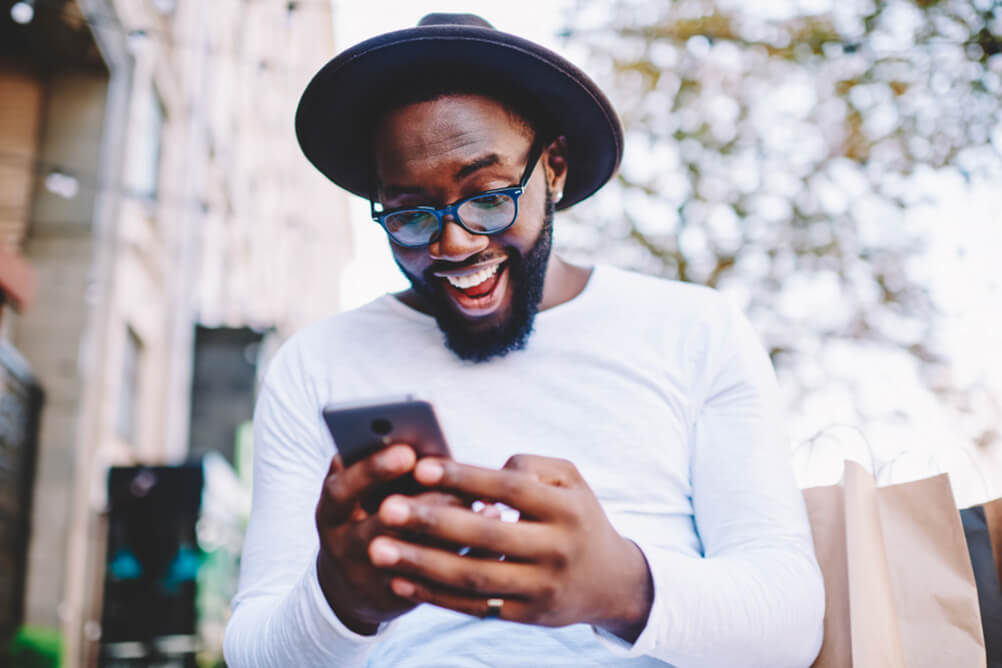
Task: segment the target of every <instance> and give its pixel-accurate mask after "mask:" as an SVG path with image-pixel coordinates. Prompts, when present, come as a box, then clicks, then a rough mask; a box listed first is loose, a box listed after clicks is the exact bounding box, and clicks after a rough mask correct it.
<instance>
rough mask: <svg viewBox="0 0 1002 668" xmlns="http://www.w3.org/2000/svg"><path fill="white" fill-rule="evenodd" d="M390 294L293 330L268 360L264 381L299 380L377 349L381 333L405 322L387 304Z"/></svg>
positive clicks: (325, 372)
mask: <svg viewBox="0 0 1002 668" xmlns="http://www.w3.org/2000/svg"><path fill="white" fill-rule="evenodd" d="M392 299H393V298H392V297H390V296H384V297H380V298H379V299H376V300H374V301H372V302H369V303H368V304H365V305H364V306H360V307H358V308H355V309H352V310H350V311H344V312H342V313H337V314H334V315H331V316H328V317H327V318H324V319H322V320H319V321H317V322H315V323H313V324H311V325H308V326H307V327H305V328H303V329H301V330H299V331H298V332H296V333H294V334H293V335H292V336H290V337H289V338H288V339H286V340H285V342H283V343H282V345H281V346H280V347H279V349H278V350H277V351H276V352H275V354H274V355H273V356H272V358H271V360H270V361H269V362H268V366H267V371H266V376H265V378H266V383H268V384H280V385H281V384H285V383H289V382H292V383H300V382H303V381H306V380H308V379H310V378H316V377H317V376H319V375H326V374H327V373H328V372H329V371H331V370H333V369H336V368H337V367H340V366H343V365H344V364H345V363H346V361H350V360H355V361H358V360H359V358H360V357H362V356H364V355H366V354H371V352H372V351H373V350H375V349H376V348H378V345H377V343H376V340H377V339H378V338H379V336H381V335H382V333H383V332H386V331H388V330H398V328H399V327H400V324H401V321H402V320H403V321H406V318H403V317H402V315H401V313H400V312H399V310H398V309H394V308H393V307H392V305H391V304H390V303H389V301H390V300H392Z"/></svg>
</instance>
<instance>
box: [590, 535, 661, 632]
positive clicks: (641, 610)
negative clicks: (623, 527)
mask: <svg viewBox="0 0 1002 668" xmlns="http://www.w3.org/2000/svg"><path fill="white" fill-rule="evenodd" d="M622 540H623V543H624V552H625V553H626V557H625V558H624V560H623V561H622V562H620V563H623V564H628V565H629V566H628V567H627V568H624V569H623V570H622V571H621V572H622V573H623V578H622V579H621V580H618V582H617V586H616V589H615V591H616V592H617V596H616V604H615V605H614V606H613V609H614V610H615V614H614V615H612V616H611V617H610V618H609V619H606V620H603V621H602V622H600V623H598V624H595V626H598V627H600V628H602V629H605V630H606V631H608V632H609V633H612V634H614V635H616V636H618V637H620V638H622V639H623V640H625V641H626V642H629V643H631V644H632V643H634V642H636V640H637V638H638V637H639V636H640V634H641V632H642V631H643V630H644V627H646V626H647V619H648V617H649V616H650V613H651V606H652V605H653V604H654V580H653V579H652V577H651V569H650V566H648V564H647V558H646V557H645V556H644V553H643V551H641V549H640V547H639V546H638V545H637V544H636V543H634V542H633V541H632V540H629V539H627V538H623V539H622Z"/></svg>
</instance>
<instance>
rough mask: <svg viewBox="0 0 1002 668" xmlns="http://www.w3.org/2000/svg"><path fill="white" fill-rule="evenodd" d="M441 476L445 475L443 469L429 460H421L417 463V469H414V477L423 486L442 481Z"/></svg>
mask: <svg viewBox="0 0 1002 668" xmlns="http://www.w3.org/2000/svg"><path fill="white" fill-rule="evenodd" d="M443 475H445V469H444V468H443V467H442V465H441V464H439V463H438V462H436V461H434V460H431V459H424V460H421V461H420V462H418V465H417V468H416V469H414V477H415V478H417V479H418V482H421V483H424V484H425V485H434V484H435V483H437V482H438V481H439V480H441V479H442V476H443Z"/></svg>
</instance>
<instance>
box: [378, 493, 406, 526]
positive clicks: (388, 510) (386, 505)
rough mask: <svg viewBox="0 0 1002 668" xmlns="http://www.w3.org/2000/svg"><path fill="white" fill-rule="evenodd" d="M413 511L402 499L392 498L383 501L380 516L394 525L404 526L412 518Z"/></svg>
mask: <svg viewBox="0 0 1002 668" xmlns="http://www.w3.org/2000/svg"><path fill="white" fill-rule="evenodd" d="M410 514H411V511H410V508H409V507H408V506H407V504H406V503H405V502H404V501H402V500H401V499H395V498H393V497H390V498H389V499H386V501H383V508H382V511H381V512H380V515H382V516H383V520H385V521H387V522H392V523H393V524H403V523H404V522H406V521H407V518H408V517H410Z"/></svg>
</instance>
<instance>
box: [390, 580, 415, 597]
mask: <svg viewBox="0 0 1002 668" xmlns="http://www.w3.org/2000/svg"><path fill="white" fill-rule="evenodd" d="M390 587H391V588H392V589H393V593H394V594H396V595H397V596H400V597H401V598H409V597H411V596H413V595H414V585H413V584H412V583H410V582H408V581H407V580H400V579H399V578H398V579H395V580H393V582H391V583H390Z"/></svg>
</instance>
